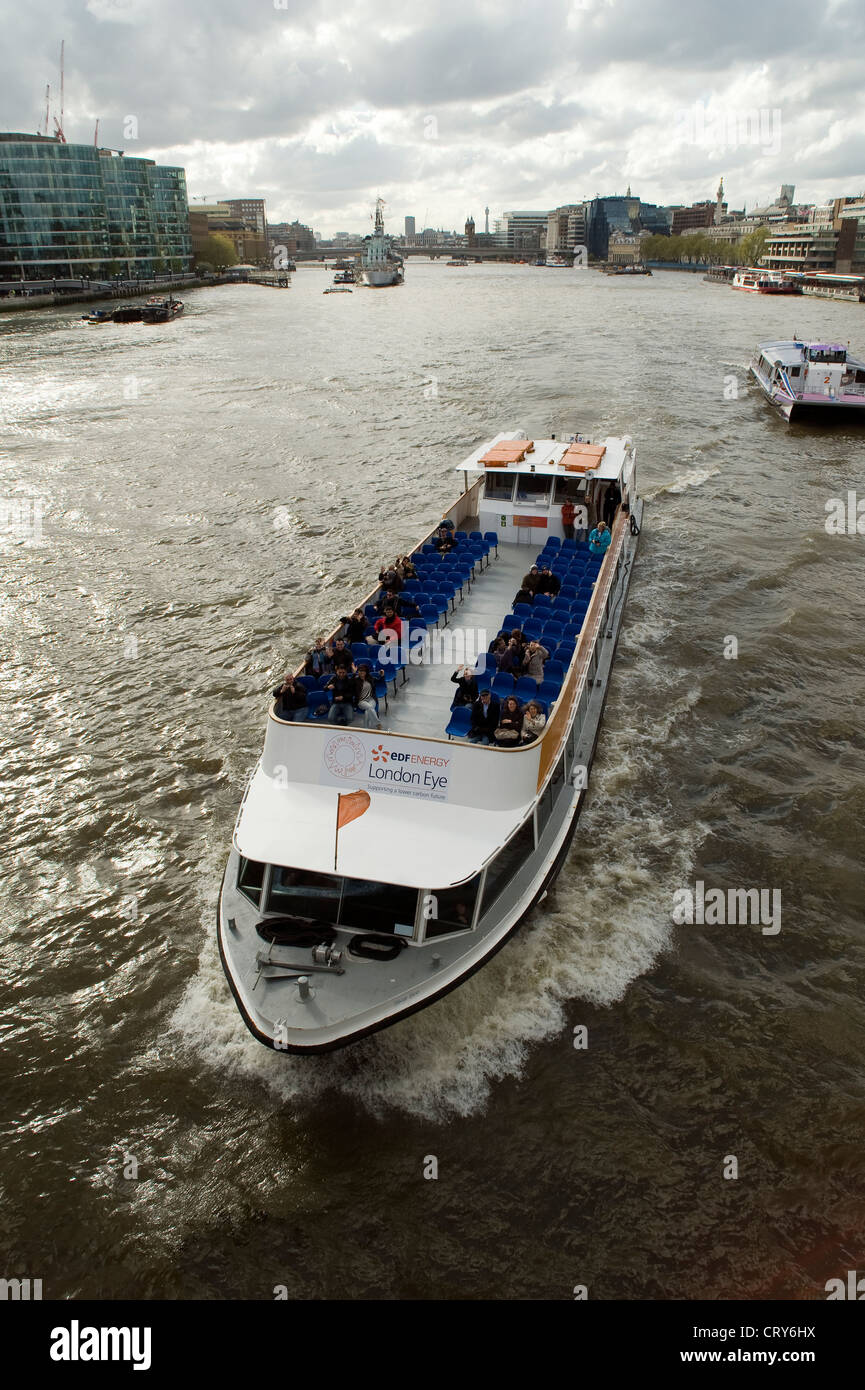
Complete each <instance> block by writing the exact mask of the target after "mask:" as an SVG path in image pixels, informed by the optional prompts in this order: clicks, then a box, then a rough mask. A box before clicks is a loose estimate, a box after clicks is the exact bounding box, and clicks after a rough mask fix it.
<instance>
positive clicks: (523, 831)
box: [483, 816, 535, 912]
mask: <svg viewBox="0 0 865 1390" xmlns="http://www.w3.org/2000/svg"><path fill="white" fill-rule="evenodd" d="M534 848H535V829H534V826H533V824H532V817H531V816H529V818H528V820H524V821H523V823H522V825H521V826H520V828H519V830H518V831H517V833H516V834H515V835H512V836H511V838H510V839H509V840H508V842H507V844H506V845H505V846H504V847H503V848H502V849H500V850H499V852H498V854H497V855H496V857H495V859H494V860H493V861H492V863H491V864H489V865H488V866H487V877H486V883H485V885H484V901H483V910H484V912H486V911H487V910H488V909H489V908H490V907H491V906H492V904H493V903H494V902H495V901H496V899H497V898H498V897H500V896H501V894H502V893H503V892H504V890H505V888H507V886H508V884H509V883H510V881H511V879H512V878H513V877H514V875H515V874H517V873H519V871H520V869H521V868H522V867H523V865H524V864H525V862H526V860H527V859H528V857H529V855H530V854H532V853H533V851H534Z"/></svg>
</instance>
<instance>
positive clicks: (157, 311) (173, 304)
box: [141, 295, 183, 323]
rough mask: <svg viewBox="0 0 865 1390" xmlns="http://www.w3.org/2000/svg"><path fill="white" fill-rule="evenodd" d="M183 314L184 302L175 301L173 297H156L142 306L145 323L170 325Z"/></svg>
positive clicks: (180, 300)
mask: <svg viewBox="0 0 865 1390" xmlns="http://www.w3.org/2000/svg"><path fill="white" fill-rule="evenodd" d="M182 313H183V300H182V299H175V298H174V296H173V295H169V296H168V297H167V298H163V297H160V296H159V295H154V296H153V297H152V298H151V299H148V300H147V302H146V303H145V304H142V306H141V319H142V322H143V323H169V322H170V321H171V319H176V318H179V316H180V315H181V314H182Z"/></svg>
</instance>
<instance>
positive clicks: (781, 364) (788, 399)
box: [749, 338, 865, 420]
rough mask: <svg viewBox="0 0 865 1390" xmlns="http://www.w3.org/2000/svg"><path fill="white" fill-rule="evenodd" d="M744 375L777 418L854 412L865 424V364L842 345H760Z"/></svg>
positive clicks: (802, 343)
mask: <svg viewBox="0 0 865 1390" xmlns="http://www.w3.org/2000/svg"><path fill="white" fill-rule="evenodd" d="M749 371H750V372H751V375H752V376H753V377H754V380H755V381H756V382H757V385H758V386H759V387H760V390H761V391H762V392H763V394H764V396H765V397H766V398H767V400H769V401H770V402H771V404H772V405H774V406H777V408H778V410H780V411H781V414H782V415H783V416H784V417H785V418H786V419H787V420H792V419H793V417H794V416H798V415H804V414H809V415H811V416H814V415H820V416H823V417H826V416H829V415H834V414H835V413H836V412H838V411H842V412H844V413H847V412H849V411H855V412H856V413H857V414H858V415H859V416H860V417H861V418H862V419H863V420H865V361H862V360H861V359H860V358H857V357H853V356H852V354H851V353H850V351H849V350H848V348H846V347H845V346H844V345H843V343H805V342H800V341H799V340H798V339H796V338H794V339H791V340H790V341H789V342H784V341H779V342H771V343H760V344H758V346H757V349H756V351H755V353H754V356H753V358H752V359H751V363H750V367H749Z"/></svg>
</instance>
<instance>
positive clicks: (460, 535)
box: [454, 531, 469, 541]
mask: <svg viewBox="0 0 865 1390" xmlns="http://www.w3.org/2000/svg"><path fill="white" fill-rule="evenodd" d="M468 538H469V533H468V531H454V540H455V541H467V540H468Z"/></svg>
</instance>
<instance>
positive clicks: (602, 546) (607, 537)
mask: <svg viewBox="0 0 865 1390" xmlns="http://www.w3.org/2000/svg"><path fill="white" fill-rule="evenodd" d="M612 539H613V537H612V535H611V534H610V529H609V527H608V526H607V524H606V522H603V521H599V522H598V524H597V526H596V527H595V529H594V531H592V532H591V534H590V536H589V550H590V551H591V552H592V554H593V555H606V553H607V551H608V550H609V548H610V541H611V540H612Z"/></svg>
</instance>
